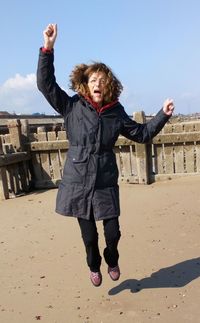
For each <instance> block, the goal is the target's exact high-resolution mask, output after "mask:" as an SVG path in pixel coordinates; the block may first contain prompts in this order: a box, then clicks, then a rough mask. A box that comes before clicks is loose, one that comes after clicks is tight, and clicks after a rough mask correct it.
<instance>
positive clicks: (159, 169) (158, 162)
mask: <svg viewBox="0 0 200 323" xmlns="http://www.w3.org/2000/svg"><path fill="white" fill-rule="evenodd" d="M154 156H155V157H154V158H155V173H156V174H164V173H165V168H164V153H163V145H154Z"/></svg>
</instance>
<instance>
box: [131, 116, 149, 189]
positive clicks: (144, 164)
mask: <svg viewBox="0 0 200 323" xmlns="http://www.w3.org/2000/svg"><path fill="white" fill-rule="evenodd" d="M133 119H134V120H135V121H136V122H139V123H145V122H146V118H145V114H144V112H143V111H140V112H135V113H134V115H133ZM135 151H136V163H137V172H138V180H139V184H148V182H149V178H148V177H149V176H148V160H147V146H146V144H139V143H136V145H135Z"/></svg>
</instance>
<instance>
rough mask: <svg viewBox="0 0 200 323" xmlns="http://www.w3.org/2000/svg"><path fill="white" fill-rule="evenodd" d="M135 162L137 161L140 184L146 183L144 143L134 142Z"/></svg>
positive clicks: (146, 169) (146, 170)
mask: <svg viewBox="0 0 200 323" xmlns="http://www.w3.org/2000/svg"><path fill="white" fill-rule="evenodd" d="M135 151H136V162H137V174H138V178H139V183H140V184H147V183H148V167H147V151H146V145H144V144H138V143H136V146H135Z"/></svg>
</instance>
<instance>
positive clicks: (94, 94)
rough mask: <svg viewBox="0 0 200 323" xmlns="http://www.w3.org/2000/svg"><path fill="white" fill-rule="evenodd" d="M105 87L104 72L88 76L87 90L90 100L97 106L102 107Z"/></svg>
mask: <svg viewBox="0 0 200 323" xmlns="http://www.w3.org/2000/svg"><path fill="white" fill-rule="evenodd" d="M105 87H106V74H105V73H104V72H94V73H92V74H91V75H90V76H89V79H88V88H89V91H90V96H91V98H92V100H93V101H94V102H95V103H97V104H98V105H100V106H101V105H102V103H103V98H104V93H105Z"/></svg>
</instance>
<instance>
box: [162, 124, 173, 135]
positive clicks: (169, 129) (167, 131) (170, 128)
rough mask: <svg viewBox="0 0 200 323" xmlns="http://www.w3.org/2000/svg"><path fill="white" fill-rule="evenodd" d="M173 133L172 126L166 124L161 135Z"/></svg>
mask: <svg viewBox="0 0 200 323" xmlns="http://www.w3.org/2000/svg"><path fill="white" fill-rule="evenodd" d="M172 132H173V124H170V123H169V124H166V125H165V126H164V128H163V131H162V133H172Z"/></svg>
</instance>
